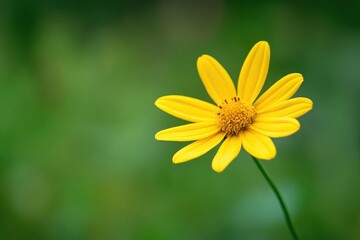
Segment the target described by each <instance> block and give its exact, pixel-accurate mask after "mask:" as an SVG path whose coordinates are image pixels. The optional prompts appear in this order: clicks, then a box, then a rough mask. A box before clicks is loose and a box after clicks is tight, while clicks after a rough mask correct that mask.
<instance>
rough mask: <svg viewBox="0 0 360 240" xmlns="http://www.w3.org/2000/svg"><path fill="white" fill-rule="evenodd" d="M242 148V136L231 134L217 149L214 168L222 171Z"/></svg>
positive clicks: (213, 162)
mask: <svg viewBox="0 0 360 240" xmlns="http://www.w3.org/2000/svg"><path fill="white" fill-rule="evenodd" d="M240 149H241V141H240V136H231V137H228V138H226V139H225V141H224V142H223V143H222V144H221V147H220V148H219V150H218V151H217V153H216V155H215V157H214V160H213V161H212V168H213V169H214V171H216V172H222V171H224V169H225V168H226V167H227V166H228V165H229V164H230V163H231V162H232V161H233V160H234V159H235V158H236V156H237V155H239V152H240Z"/></svg>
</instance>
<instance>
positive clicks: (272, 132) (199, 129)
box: [155, 41, 312, 172]
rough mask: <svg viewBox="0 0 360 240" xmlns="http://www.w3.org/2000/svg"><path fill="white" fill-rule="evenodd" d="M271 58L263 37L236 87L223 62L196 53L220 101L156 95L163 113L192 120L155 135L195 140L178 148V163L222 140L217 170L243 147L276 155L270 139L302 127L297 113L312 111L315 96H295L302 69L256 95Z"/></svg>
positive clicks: (266, 157) (266, 155)
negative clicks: (311, 97)
mask: <svg viewBox="0 0 360 240" xmlns="http://www.w3.org/2000/svg"><path fill="white" fill-rule="evenodd" d="M269 61H270V47H269V44H268V43H267V42H265V41H261V42H258V43H257V44H255V46H254V47H253V48H252V49H251V51H250V53H249V54H248V56H247V57H246V59H245V62H244V64H243V66H242V68H241V71H240V76H239V80H238V85H237V91H236V89H235V86H234V84H233V82H232V80H231V78H230V76H229V74H228V73H227V72H226V70H225V69H224V68H223V67H222V66H221V65H220V63H218V62H217V61H216V60H215V59H214V58H212V57H211V56H209V55H203V56H201V57H199V58H198V61H197V69H198V72H199V75H200V78H201V80H202V82H203V84H204V86H205V89H206V91H207V92H208V94H209V95H210V97H211V98H212V99H213V100H214V102H215V103H216V105H214V104H211V103H207V102H204V101H201V100H198V99H195V98H191V97H185V96H179V95H170V96H164V97H160V98H159V99H157V100H156V102H155V105H156V106H157V107H158V108H160V109H161V110H163V111H164V112H166V113H168V114H171V115H173V116H175V117H177V118H180V119H183V120H186V121H189V122H191V123H189V124H186V125H182V126H178V127H173V128H169V129H165V130H162V131H160V132H158V133H157V134H156V135H155V138H156V139H157V140H163V141H194V142H193V143H191V144H189V145H187V146H185V147H184V148H182V149H180V150H179V151H178V152H176V153H175V155H174V156H173V159H172V160H173V162H174V163H182V162H186V161H189V160H192V159H194V158H197V157H199V156H201V155H203V154H205V153H206V152H208V151H209V150H211V149H212V148H214V147H215V146H216V145H218V144H219V143H220V142H222V144H221V146H220V148H219V150H218V151H217V153H216V155H215V157H214V159H213V161H212V168H213V169H214V171H216V172H222V171H223V170H224V169H225V168H226V167H227V166H228V165H229V164H230V163H231V162H232V160H234V159H235V157H236V156H237V155H238V154H239V152H240V149H241V147H243V148H244V149H245V150H246V151H247V152H248V153H249V154H251V155H252V156H254V157H256V158H259V159H264V160H269V159H272V158H274V157H275V155H276V148H275V145H274V143H273V141H272V139H271V138H278V137H285V136H289V135H291V134H293V133H295V132H296V131H298V130H299V128H300V123H299V122H298V120H297V119H296V118H298V117H300V116H302V115H304V114H305V113H306V112H308V111H310V110H311V108H312V101H311V100H310V99H308V98H304V97H296V98H291V97H292V96H293V95H294V94H295V92H296V91H297V90H298V88H299V87H300V85H301V83H302V82H303V77H302V75H301V74H299V73H292V74H289V75H286V76H285V77H283V78H281V79H280V80H279V81H277V82H276V83H275V84H274V85H272V86H271V87H270V88H269V89H268V90H267V91H266V92H265V93H263V94H262V95H261V96H260V97H259V98H257V96H258V95H259V93H260V91H261V89H262V87H263V85H264V82H265V79H266V75H267V72H268V68H269ZM256 98H257V99H256ZM290 98H291V99H290Z"/></svg>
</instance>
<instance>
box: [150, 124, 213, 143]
mask: <svg viewBox="0 0 360 240" xmlns="http://www.w3.org/2000/svg"><path fill="white" fill-rule="evenodd" d="M219 130H220V128H219V126H218V124H217V123H216V122H200V123H190V124H186V125H183V126H179V127H173V128H168V129H165V130H162V131H160V132H158V133H157V134H156V135H155V139H156V140H162V141H178V142H180V141H194V140H199V139H203V138H206V137H208V136H210V135H213V134H215V133H217V132H218V131H219Z"/></svg>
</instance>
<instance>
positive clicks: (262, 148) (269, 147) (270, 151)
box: [240, 129, 276, 160]
mask: <svg viewBox="0 0 360 240" xmlns="http://www.w3.org/2000/svg"><path fill="white" fill-rule="evenodd" d="M240 137H241V143H242V145H243V147H244V149H245V150H246V151H247V152H248V153H249V154H251V155H252V156H254V157H256V158H260V159H265V160H270V159H272V158H274V157H275V155H276V148H275V145H274V143H273V141H272V140H271V138H269V137H267V136H265V135H263V134H261V133H258V132H256V131H253V130H251V129H247V130H245V131H242V132H240Z"/></svg>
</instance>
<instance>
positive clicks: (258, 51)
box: [237, 41, 270, 104]
mask: <svg viewBox="0 0 360 240" xmlns="http://www.w3.org/2000/svg"><path fill="white" fill-rule="evenodd" d="M269 62H270V47H269V44H268V43H267V42H265V41H261V42H258V43H257V44H255V46H254V47H253V48H252V49H251V51H250V52H249V54H248V55H247V57H246V59H245V62H244V64H243V66H242V68H241V71H240V76H239V82H238V89H237V90H238V96H239V97H240V99H241V100H242V101H243V102H247V103H249V104H252V103H253V102H254V100H255V98H256V97H257V96H258V95H259V93H260V91H261V89H262V87H263V85H264V82H265V79H266V75H267V72H268V69H269Z"/></svg>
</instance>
